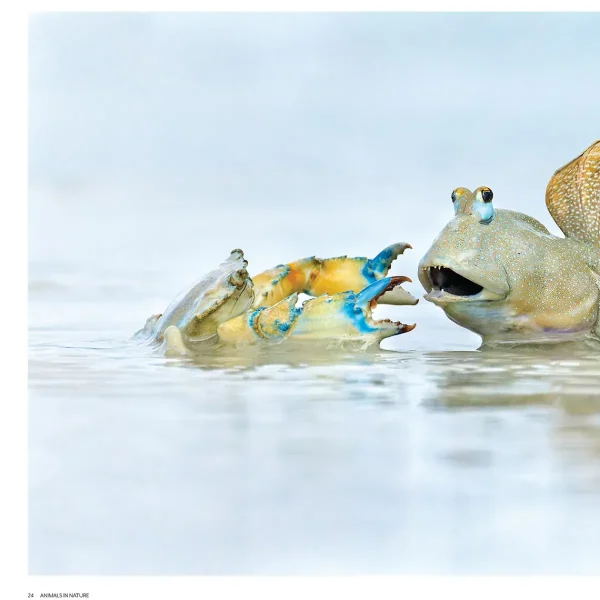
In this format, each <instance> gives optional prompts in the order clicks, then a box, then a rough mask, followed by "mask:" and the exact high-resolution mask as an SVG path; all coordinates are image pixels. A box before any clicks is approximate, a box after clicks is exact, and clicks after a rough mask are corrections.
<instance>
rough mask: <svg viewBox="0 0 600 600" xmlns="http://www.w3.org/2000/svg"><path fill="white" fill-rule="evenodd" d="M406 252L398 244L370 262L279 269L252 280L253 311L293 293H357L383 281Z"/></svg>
mask: <svg viewBox="0 0 600 600" xmlns="http://www.w3.org/2000/svg"><path fill="white" fill-rule="evenodd" d="M407 248H411V246H410V244H407V243H404V242H401V243H397V244H392V245H391V246H388V247H387V248H385V249H384V250H382V251H381V252H380V253H379V254H378V255H377V256H376V257H375V258H372V259H369V258H366V257H354V258H352V257H348V256H338V257H335V258H325V259H321V258H315V257H314V256H311V257H309V258H304V259H301V260H297V261H295V262H291V263H288V264H284V265H279V266H277V267H275V268H274V269H270V270H268V271H265V272H264V273H261V274H260V275H256V276H255V277H253V278H252V280H253V282H254V290H255V300H254V307H255V308H258V307H260V306H272V305H273V304H275V303H277V302H279V301H281V300H282V299H283V298H285V297H287V296H289V295H290V294H293V293H305V294H308V295H310V296H321V295H323V294H329V295H331V294H338V293H341V292H348V291H351V292H354V293H358V292H359V291H360V290H362V289H363V288H365V287H366V286H368V285H370V284H371V283H373V282H375V281H378V280H380V279H381V278H383V277H385V276H386V275H387V273H388V271H389V269H390V266H391V264H392V262H393V261H394V260H395V259H396V258H397V257H398V256H399V255H400V254H402V253H403V252H404V251H405V250H406V249H407ZM402 303H403V304H410V303H411V302H402Z"/></svg>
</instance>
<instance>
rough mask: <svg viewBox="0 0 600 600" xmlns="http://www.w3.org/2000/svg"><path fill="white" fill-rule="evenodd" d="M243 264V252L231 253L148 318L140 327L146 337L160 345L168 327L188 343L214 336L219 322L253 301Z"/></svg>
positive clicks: (250, 285)
mask: <svg viewBox="0 0 600 600" xmlns="http://www.w3.org/2000/svg"><path fill="white" fill-rule="evenodd" d="M247 265H248V262H247V261H246V260H245V259H244V253H243V252H242V251H241V250H238V249H236V250H233V251H232V252H231V254H230V255H229V257H228V258H227V259H226V260H225V261H224V262H222V263H221V264H220V265H219V267H218V268H216V269H215V270H214V271H211V272H210V273H208V274H207V275H205V276H204V277H202V279H201V280H200V281H198V283H196V284H195V285H194V286H193V287H192V288H191V289H187V290H186V291H184V292H182V293H181V294H179V296H177V297H176V298H175V300H173V302H171V304H169V306H168V307H167V308H166V309H165V312H164V313H163V314H162V315H160V316H155V317H150V319H148V321H147V323H146V326H145V328H144V329H145V330H146V331H147V334H148V337H149V338H150V339H151V340H153V341H157V342H160V341H162V338H163V335H164V332H165V330H166V329H167V328H168V327H170V326H172V325H174V326H175V327H177V328H178V329H179V330H180V331H181V333H182V334H183V336H184V337H185V338H186V341H189V342H203V341H207V340H210V339H212V338H213V337H215V335H216V330H217V327H218V326H219V325H220V324H221V323H223V322H224V321H227V320H228V319H231V318H233V317H235V316H237V315H239V314H241V313H242V312H244V311H245V310H247V309H248V308H249V306H250V304H251V303H252V300H253V299H254V293H253V286H252V280H251V279H250V276H249V275H248V271H247V270H246V267H247ZM148 329H149V331H148ZM142 331H144V330H142Z"/></svg>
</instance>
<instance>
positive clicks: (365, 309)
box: [217, 277, 415, 346]
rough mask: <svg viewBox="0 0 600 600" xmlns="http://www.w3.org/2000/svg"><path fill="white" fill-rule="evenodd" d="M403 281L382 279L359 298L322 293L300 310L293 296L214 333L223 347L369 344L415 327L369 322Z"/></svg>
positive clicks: (259, 309)
mask: <svg viewBox="0 0 600 600" xmlns="http://www.w3.org/2000/svg"><path fill="white" fill-rule="evenodd" d="M405 281H410V279H409V278H408V277H386V278H383V279H380V280H378V281H375V282H373V283H371V284H370V285H368V286H367V287H366V288H364V289H363V290H362V291H361V292H359V293H358V294H355V293H354V292H340V293H338V294H333V295H327V294H324V295H322V296H319V297H317V298H311V299H310V300H307V301H306V302H304V304H303V305H302V306H301V307H300V308H296V306H295V305H296V302H297V300H298V296H297V294H292V295H291V296H289V297H288V298H285V299H283V300H281V301H280V302H278V303H277V304H275V305H273V306H271V307H261V308H258V309H256V310H252V311H248V312H247V313H246V314H245V315H240V316H239V317H236V318H235V319H231V320H230V321H228V322H226V323H223V324H222V325H220V326H219V329H218V330H217V333H218V335H219V339H220V340H221V341H222V342H225V343H252V342H259V341H261V340H262V341H269V342H275V343H277V342H281V341H283V340H285V339H287V338H294V339H296V340H310V341H319V340H320V341H326V342H338V341H339V342H345V341H354V342H360V343H361V344H363V345H367V346H368V345H370V344H373V343H376V342H379V341H381V340H382V339H384V338H387V337H391V336H393V335H398V334H400V333H407V332H408V331H412V330H413V329H414V328H415V325H405V324H404V323H400V322H394V321H390V320H389V319H385V320H376V319H374V318H373V310H374V309H375V307H376V306H377V301H378V300H379V299H380V298H381V297H382V296H383V295H384V294H386V293H390V292H392V291H393V290H395V289H397V288H398V287H399V286H400V285H401V284H402V283H404V282H405ZM404 293H407V292H404ZM411 297H412V296H411Z"/></svg>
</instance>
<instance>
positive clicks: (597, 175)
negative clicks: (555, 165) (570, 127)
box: [546, 140, 600, 247]
mask: <svg viewBox="0 0 600 600" xmlns="http://www.w3.org/2000/svg"><path fill="white" fill-rule="evenodd" d="M546 206H547V207H548V210H549V211H550V214H551V215H552V218H553V219H554V221H555V222H556V224H557V225H558V226H559V227H560V229H561V230H562V232H563V233H564V234H565V235H566V236H567V237H569V238H573V239H576V240H579V241H581V242H587V243H589V244H592V245H594V246H596V247H600V140H598V141H596V142H594V143H593V144H592V145H591V146H590V147H589V148H587V149H586V150H584V151H583V152H582V153H581V154H580V155H579V156H578V157H577V158H575V159H573V160H572V161H571V162H570V163H568V164H566V165H565V166H564V167H561V168H560V169H558V171H556V173H554V175H552V177H551V179H550V181H549V182H548V187H547V188H546Z"/></svg>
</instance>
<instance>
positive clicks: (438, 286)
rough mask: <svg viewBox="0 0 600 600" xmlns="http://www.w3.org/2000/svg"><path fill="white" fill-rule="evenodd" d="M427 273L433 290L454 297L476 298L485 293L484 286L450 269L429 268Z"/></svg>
mask: <svg viewBox="0 0 600 600" xmlns="http://www.w3.org/2000/svg"><path fill="white" fill-rule="evenodd" d="M426 272H427V276H428V277H429V281H430V282H431V286H432V288H433V290H439V291H443V292H447V293H449V294H452V295H454V296H476V295H477V294H479V293H480V292H482V291H483V286H481V285H479V284H478V283H475V282H474V281H471V280H470V279H467V278H466V277H463V276H462V275H459V274H458V273H456V271H453V270H452V269H449V268H448V267H427V269H426Z"/></svg>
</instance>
